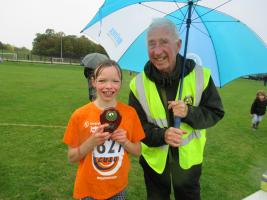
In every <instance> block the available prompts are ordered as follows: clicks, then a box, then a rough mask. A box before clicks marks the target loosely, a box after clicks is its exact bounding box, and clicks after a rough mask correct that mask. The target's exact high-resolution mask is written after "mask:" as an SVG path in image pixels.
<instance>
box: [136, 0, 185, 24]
mask: <svg viewBox="0 0 267 200" xmlns="http://www.w3.org/2000/svg"><path fill="white" fill-rule="evenodd" d="M139 5H142V6H144V7H147V8H149V9H151V10H154V11H157V12H159V13H162V14H165V15H168V16H170V17H173V18H175V19H178V20H180V21H183V20H182V19H180V18H178V17H176V16H173V15H170V14H168V13H166V12H163V11H160V10H158V9H156V8H152V7H151V6H148V5H146V4H143V3H141V2H139Z"/></svg>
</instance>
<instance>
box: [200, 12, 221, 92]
mask: <svg viewBox="0 0 267 200" xmlns="http://www.w3.org/2000/svg"><path fill="white" fill-rule="evenodd" d="M196 13H197V14H198V12H197V11H196ZM202 16H203V15H202ZM199 18H200V21H201V20H202V19H201V18H202V17H201V16H199ZM203 26H204V27H205V28H206V30H207V33H204V34H205V35H207V36H208V37H209V38H210V41H211V44H212V46H213V49H214V54H215V57H216V59H215V60H216V63H217V73H218V77H219V86H220V87H221V78H220V70H219V63H218V56H217V52H216V51H215V47H214V42H213V39H212V37H211V35H210V32H209V29H207V27H206V24H205V23H203ZM197 30H198V29H197ZM201 32H202V31H201Z"/></svg>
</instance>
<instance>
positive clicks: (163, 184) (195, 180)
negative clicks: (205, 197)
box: [140, 148, 201, 200]
mask: <svg viewBox="0 0 267 200" xmlns="http://www.w3.org/2000/svg"><path fill="white" fill-rule="evenodd" d="M177 154H178V153H177V148H170V151H169V156H168V159H167V163H166V167H165V169H164V171H163V173H162V174H158V173H156V172H155V171H154V170H153V169H152V168H150V166H149V165H148V164H147V162H146V161H145V159H144V158H143V157H142V156H141V157H140V164H141V166H142V168H143V171H144V179H145V185H146V191H147V199H148V200H170V194H171V186H172V187H173V191H174V196H175V199H176V200H200V184H199V179H200V175H201V165H195V166H193V167H191V168H190V169H188V170H184V169H182V168H181V167H180V165H179V162H178V155H177Z"/></svg>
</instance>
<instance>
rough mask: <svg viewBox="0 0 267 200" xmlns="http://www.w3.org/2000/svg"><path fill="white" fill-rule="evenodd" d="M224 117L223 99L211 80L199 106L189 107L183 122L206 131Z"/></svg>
mask: <svg viewBox="0 0 267 200" xmlns="http://www.w3.org/2000/svg"><path fill="white" fill-rule="evenodd" d="M223 116H224V110H223V105H222V101H221V98H220V96H219V93H218V91H217V89H216V87H215V85H214V83H213V80H212V78H210V80H209V83H208V86H207V87H206V89H205V90H204V91H203V93H202V97H201V101H200V104H199V106H197V107H196V106H188V114H187V116H186V117H185V118H183V119H182V121H183V122H185V123H187V124H189V125H190V126H191V127H193V128H194V129H205V128H209V127H211V126H213V125H215V124H216V123H217V122H218V121H219V120H220V119H222V118H223Z"/></svg>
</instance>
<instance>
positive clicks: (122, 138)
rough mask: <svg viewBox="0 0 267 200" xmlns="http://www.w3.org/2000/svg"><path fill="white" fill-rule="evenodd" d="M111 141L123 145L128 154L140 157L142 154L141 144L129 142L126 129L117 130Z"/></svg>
mask: <svg viewBox="0 0 267 200" xmlns="http://www.w3.org/2000/svg"><path fill="white" fill-rule="evenodd" d="M111 139H112V140H114V141H116V142H118V143H119V144H121V145H122V146H123V147H124V149H125V150H126V151H127V152H128V153H130V154H132V155H134V156H139V155H140V154H141V144H140V142H131V141H130V140H128V138H127V132H126V131H125V130H124V129H116V130H115V131H114V132H113V133H112V135H111Z"/></svg>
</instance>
